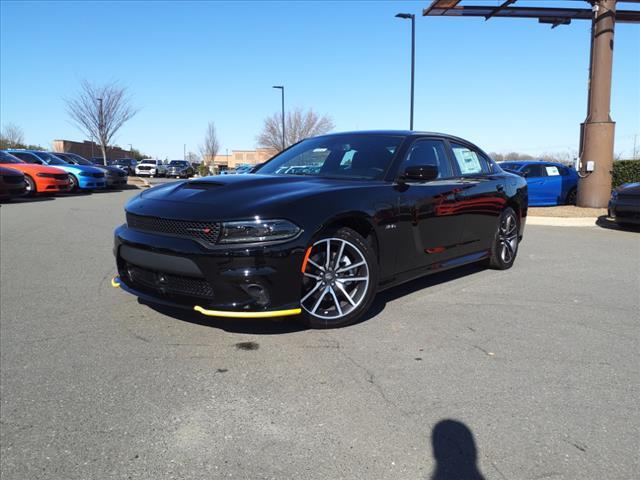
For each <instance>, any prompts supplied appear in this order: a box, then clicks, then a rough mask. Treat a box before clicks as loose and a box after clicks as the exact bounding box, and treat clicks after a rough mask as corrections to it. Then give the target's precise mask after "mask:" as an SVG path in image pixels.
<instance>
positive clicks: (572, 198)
mask: <svg viewBox="0 0 640 480" xmlns="http://www.w3.org/2000/svg"><path fill="white" fill-rule="evenodd" d="M577 200H578V190H577V189H575V188H572V189H571V190H569V193H567V198H565V199H564V203H565V205H575V204H576V201H577Z"/></svg>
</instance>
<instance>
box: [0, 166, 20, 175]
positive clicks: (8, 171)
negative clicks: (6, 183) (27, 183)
mask: <svg viewBox="0 0 640 480" xmlns="http://www.w3.org/2000/svg"><path fill="white" fill-rule="evenodd" d="M0 175H4V176H7V177H9V176H17V177H22V176H24V175H23V173H22V172H21V171H19V170H16V169H14V168H9V167H2V166H0Z"/></svg>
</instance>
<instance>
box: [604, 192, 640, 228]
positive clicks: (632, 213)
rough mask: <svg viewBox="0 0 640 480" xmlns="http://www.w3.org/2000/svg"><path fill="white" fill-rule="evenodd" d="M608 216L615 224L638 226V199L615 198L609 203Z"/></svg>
mask: <svg viewBox="0 0 640 480" xmlns="http://www.w3.org/2000/svg"><path fill="white" fill-rule="evenodd" d="M608 210H609V216H610V217H611V218H613V220H614V221H615V222H616V223H629V224H631V223H632V224H634V225H640V198H638V199H636V198H634V199H629V198H616V199H612V200H611V201H610V202H609V209H608Z"/></svg>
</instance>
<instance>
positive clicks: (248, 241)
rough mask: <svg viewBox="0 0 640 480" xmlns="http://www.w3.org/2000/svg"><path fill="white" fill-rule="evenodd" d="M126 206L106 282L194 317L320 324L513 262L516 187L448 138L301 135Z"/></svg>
mask: <svg viewBox="0 0 640 480" xmlns="http://www.w3.org/2000/svg"><path fill="white" fill-rule="evenodd" d="M294 167H295V168H294ZM125 210H126V224H124V225H122V226H120V227H118V228H117V229H116V231H115V246H114V254H115V256H116V261H117V266H118V274H119V275H118V277H116V278H114V279H113V281H112V284H113V286H115V287H120V288H122V289H124V290H126V291H128V292H130V293H133V294H135V295H137V296H138V297H141V298H143V299H145V300H147V301H150V302H154V303H160V304H168V305H172V306H181V307H186V308H189V309H193V310H196V311H198V312H200V313H203V314H205V315H211V316H222V317H236V318H265V317H280V316H285V315H298V316H299V318H300V319H301V320H302V321H304V322H305V323H306V324H307V325H308V326H311V327H316V328H323V327H337V326H342V325H347V324H351V323H354V322H356V321H358V319H359V318H361V317H362V316H363V314H364V313H365V312H366V311H367V309H368V308H369V306H370V305H371V303H372V301H373V298H374V296H375V294H376V292H379V291H381V290H383V289H386V288H389V287H391V286H394V285H398V284H400V283H402V282H406V281H409V280H412V279H415V278H417V277H420V276H423V275H425V274H428V273H432V272H438V271H442V270H445V269H448V268H452V267H457V266H460V265H464V264H468V263H473V262H486V263H487V264H488V265H489V266H491V267H493V268H496V269H507V268H509V267H511V265H513V262H514V260H515V258H516V254H517V251H518V243H519V241H520V240H521V239H522V234H523V231H524V226H525V220H526V214H527V184H526V181H525V179H524V178H522V177H520V176H518V175H513V174H510V173H507V172H505V171H503V170H502V169H500V167H499V166H498V165H497V164H496V163H495V162H494V161H493V160H491V159H490V158H489V157H488V156H487V155H486V154H485V153H484V152H483V151H482V150H480V149H479V148H478V147H476V146H475V145H473V144H471V143H469V142H467V141H465V140H462V139H460V138H456V137H452V136H449V135H443V134H436V133H420V132H414V131H373V132H354V133H339V134H331V135H325V136H320V137H315V138H310V139H307V140H304V141H302V142H300V143H297V144H295V145H293V146H291V147H289V148H288V149H287V150H285V151H283V152H281V153H280V154H278V155H276V156H275V157H274V158H272V159H271V160H269V161H268V162H266V163H265V164H263V165H261V166H260V167H259V168H258V169H257V170H256V171H255V173H254V174H251V175H228V176H217V177H206V178H201V179H197V180H190V181H181V182H175V183H170V184H165V185H163V186H158V187H154V188H152V189H150V190H146V191H144V192H142V193H141V194H139V195H138V196H136V197H134V198H133V199H132V200H130V201H129V203H128V204H127V205H126V207H125Z"/></svg>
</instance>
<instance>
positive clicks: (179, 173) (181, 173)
mask: <svg viewBox="0 0 640 480" xmlns="http://www.w3.org/2000/svg"><path fill="white" fill-rule="evenodd" d="M167 176H168V177H187V176H189V172H187V171H186V170H174V169H171V170H167Z"/></svg>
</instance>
